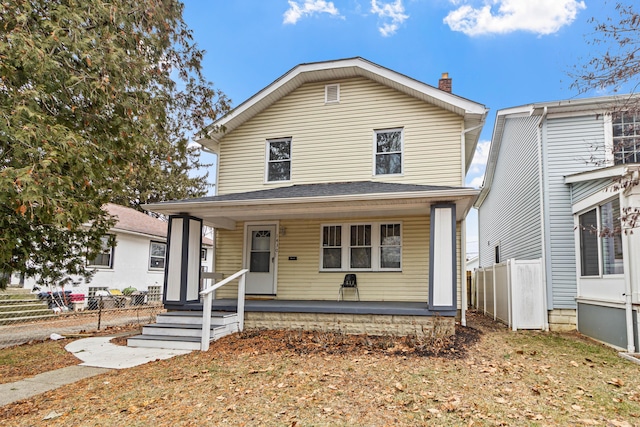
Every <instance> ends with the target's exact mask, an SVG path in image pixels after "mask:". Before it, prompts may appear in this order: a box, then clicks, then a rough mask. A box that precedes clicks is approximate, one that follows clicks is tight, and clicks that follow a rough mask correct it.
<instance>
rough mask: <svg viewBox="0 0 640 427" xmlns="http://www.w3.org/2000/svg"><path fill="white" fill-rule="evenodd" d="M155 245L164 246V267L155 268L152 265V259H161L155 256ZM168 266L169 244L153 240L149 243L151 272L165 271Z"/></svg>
mask: <svg viewBox="0 0 640 427" xmlns="http://www.w3.org/2000/svg"><path fill="white" fill-rule="evenodd" d="M153 245H164V257H162V259H163V263H162V267H153V266H152V265H151V259H152V258H160V257H159V256H154V255H153V250H152V248H153ZM166 265H167V242H161V241H159V240H151V241H150V242H149V271H164V268H165V266H166Z"/></svg>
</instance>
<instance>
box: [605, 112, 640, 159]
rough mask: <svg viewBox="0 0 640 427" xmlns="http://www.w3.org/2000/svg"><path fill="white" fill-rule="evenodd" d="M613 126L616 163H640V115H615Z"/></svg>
mask: <svg viewBox="0 0 640 427" xmlns="http://www.w3.org/2000/svg"><path fill="white" fill-rule="evenodd" d="M612 126H613V158H614V163H615V164H616V165H619V164H624V163H640V114H633V113H628V112H619V113H615V114H613V117H612Z"/></svg>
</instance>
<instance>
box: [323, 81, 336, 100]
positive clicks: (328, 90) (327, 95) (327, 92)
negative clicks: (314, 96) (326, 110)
mask: <svg viewBox="0 0 640 427" xmlns="http://www.w3.org/2000/svg"><path fill="white" fill-rule="evenodd" d="M335 102H340V85H339V84H332V85H326V86H325V87H324V103H325V104H331V103H335Z"/></svg>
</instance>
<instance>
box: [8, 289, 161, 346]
mask: <svg viewBox="0 0 640 427" xmlns="http://www.w3.org/2000/svg"><path fill="white" fill-rule="evenodd" d="M164 311H165V309H164V306H163V305H162V295H161V294H160V290H159V289H153V290H152V291H149V292H134V293H132V294H129V295H123V294H122V293H121V292H119V291H111V292H109V291H98V292H95V293H93V294H92V295H90V296H87V295H83V294H73V293H72V292H71V291H66V292H62V291H61V292H38V293H35V292H30V291H29V290H25V289H8V290H7V291H3V292H0V348H5V347H10V346H14V345H19V344H24V343H28V342H30V341H38V340H44V339H47V338H49V337H50V336H51V334H59V335H62V336H65V335H84V334H86V335H91V334H94V333H96V332H97V331H105V330H108V329H110V328H113V327H117V326H128V325H140V326H142V325H147V324H149V323H154V322H155V320H156V315H157V314H158V313H162V312H164Z"/></svg>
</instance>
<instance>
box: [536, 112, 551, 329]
mask: <svg viewBox="0 0 640 427" xmlns="http://www.w3.org/2000/svg"><path fill="white" fill-rule="evenodd" d="M546 118H547V107H546V106H545V107H544V110H543V112H542V116H541V117H540V121H539V122H538V185H539V187H540V191H539V194H540V240H541V244H542V246H541V248H540V249H541V256H542V289H543V310H544V330H545V331H548V330H549V309H548V306H547V298H548V296H547V244H546V239H545V237H546V226H545V223H544V173H543V169H542V168H543V166H544V163H543V161H542V153H543V151H542V125H543V123H544V121H545V119H546Z"/></svg>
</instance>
